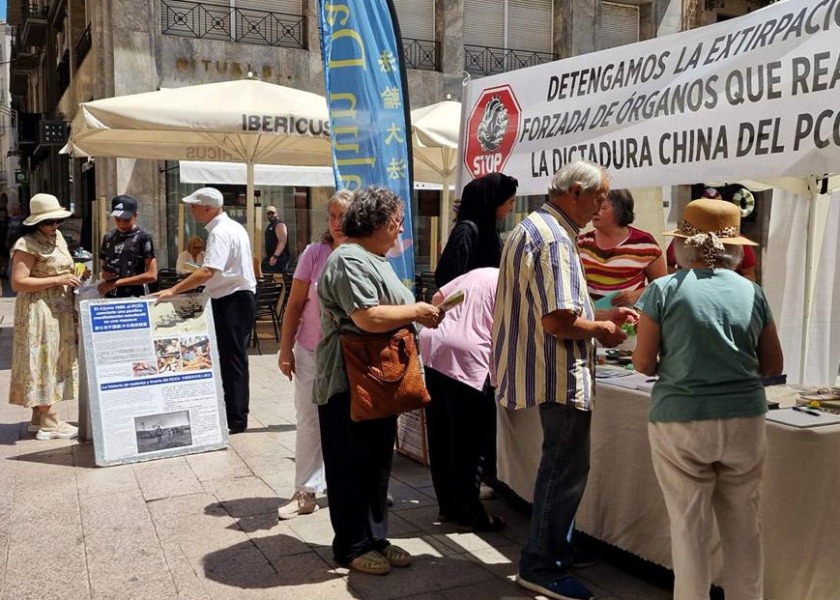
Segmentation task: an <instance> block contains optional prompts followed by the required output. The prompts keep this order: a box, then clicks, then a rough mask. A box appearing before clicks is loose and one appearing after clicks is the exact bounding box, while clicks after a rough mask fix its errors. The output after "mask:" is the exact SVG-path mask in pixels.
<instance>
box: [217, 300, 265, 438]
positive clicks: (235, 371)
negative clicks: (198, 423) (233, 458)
mask: <svg viewBox="0 0 840 600" xmlns="http://www.w3.org/2000/svg"><path fill="white" fill-rule="evenodd" d="M210 304H211V306H212V307H213V321H214V323H215V327H216V345H217V346H218V350H219V369H220V370H221V372H222V388H223V389H224V392H225V411H226V412H227V423H228V428H229V429H231V430H244V429H246V428H247V427H248V404H249V402H250V394H249V391H248V344H250V343H251V330H252V328H253V327H254V311H256V309H257V299H256V296H254V294H253V293H252V292H249V291H247V290H242V291H239V292H234V293H233V294H230V295H229V296H224V297H222V298H213V299H212V300H210Z"/></svg>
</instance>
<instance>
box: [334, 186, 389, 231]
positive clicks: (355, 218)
mask: <svg viewBox="0 0 840 600" xmlns="http://www.w3.org/2000/svg"><path fill="white" fill-rule="evenodd" d="M402 207H403V202H402V200H400V197H399V196H398V195H397V194H396V193H395V192H394V191H392V190H389V189H388V188H383V187H377V186H374V185H372V186H369V187H366V188H361V189H358V190H356V191H355V192H354V193H353V200H352V202H350V206H348V207H347V212H346V213H344V225H343V228H344V235H346V236H347V237H355V238H364V237H369V236H371V235H373V233H374V232H375V231H376V230H377V229H379V228H380V227H383V226H384V225H385V224H386V223H387V222H388V219H390V218H391V217H393V216H394V215H395V214H396V213H397V212H399V211H400V210H401V209H402Z"/></svg>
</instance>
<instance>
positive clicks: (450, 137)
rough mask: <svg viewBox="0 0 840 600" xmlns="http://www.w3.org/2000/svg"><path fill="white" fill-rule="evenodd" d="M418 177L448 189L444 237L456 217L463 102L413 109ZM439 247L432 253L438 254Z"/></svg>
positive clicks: (444, 199)
mask: <svg viewBox="0 0 840 600" xmlns="http://www.w3.org/2000/svg"><path fill="white" fill-rule="evenodd" d="M411 130H412V150H413V152H414V178H415V180H422V181H434V182H436V183H439V184H440V185H441V186H442V187H443V189H444V190H445V191H444V192H443V193H442V194H441V199H440V228H439V229H440V231H439V234H440V236H441V239H443V238H444V237H445V235H446V234H447V232H448V231H449V224H450V223H449V222H450V218H451V216H452V204H453V203H452V194H451V193H450V186H451V184H452V183H453V182H454V181H455V166H456V164H457V160H458V137H459V136H460V132H461V103H460V102H455V101H452V100H444V101H443V102H437V103H435V104H430V105H429V106H423V107H421V108H417V109H414V110H412V111H411ZM436 250H437V248H434V249H433V252H432V255H433V256H435V255H436Z"/></svg>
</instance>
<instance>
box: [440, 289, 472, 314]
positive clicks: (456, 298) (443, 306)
mask: <svg viewBox="0 0 840 600" xmlns="http://www.w3.org/2000/svg"><path fill="white" fill-rule="evenodd" d="M465 297H466V294H465V293H464V290H458V291H457V292H455V293H454V294H452V295H451V296H448V297H447V298H446V299H444V301H443V302H441V303H440V304H438V308H439V309H440V310H442V311H444V312H446V311H447V310H451V309H453V308H455V307H456V306H458V305H459V304H461V302H463V301H464V298H465Z"/></svg>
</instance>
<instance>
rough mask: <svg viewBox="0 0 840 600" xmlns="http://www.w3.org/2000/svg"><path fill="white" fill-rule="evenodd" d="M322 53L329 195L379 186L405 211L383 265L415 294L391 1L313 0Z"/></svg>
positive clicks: (406, 122) (404, 96)
mask: <svg viewBox="0 0 840 600" xmlns="http://www.w3.org/2000/svg"><path fill="white" fill-rule="evenodd" d="M319 7H320V10H319V15H320V24H321V34H322V35H321V49H322V52H323V56H324V77H325V79H326V88H327V102H328V104H329V109H330V125H331V131H332V148H333V166H334V168H335V184H336V189H344V188H346V189H351V190H353V189H357V188H361V187H366V186H369V185H378V186H382V187H387V188H390V189H392V190H393V191H394V192H396V193H397V194H399V196H400V198H402V200H403V202H404V204H405V222H404V224H403V228H404V232H403V233H402V235H401V237H400V239H399V240H398V245H397V247H396V248H395V249H393V250H391V251H390V252H389V253H388V260H389V261H390V262H391V265H392V266H393V267H394V270H395V271H396V272H397V275H398V276H399V277H400V279H401V280H402V281H403V283H404V284H405V286H406V287H408V288H409V289H414V240H413V229H412V219H411V191H412V189H413V172H412V164H411V119H410V116H409V109H410V107H409V102H408V83H407V80H406V73H405V59H404V57H403V49H402V37H401V36H400V31H399V24H398V23H397V14H396V11H395V10H394V5H393V2H392V0H341V2H340V3H339V2H330V1H329V0H320V2H319Z"/></svg>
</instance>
